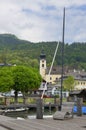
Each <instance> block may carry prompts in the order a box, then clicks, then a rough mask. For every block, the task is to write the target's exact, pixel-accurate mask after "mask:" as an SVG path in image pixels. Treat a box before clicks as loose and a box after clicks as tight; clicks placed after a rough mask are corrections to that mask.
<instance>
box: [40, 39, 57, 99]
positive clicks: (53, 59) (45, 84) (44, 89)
mask: <svg viewBox="0 0 86 130" xmlns="http://www.w3.org/2000/svg"><path fill="white" fill-rule="evenodd" d="M58 47H59V42H58V43H57V46H56V49H55V53H54V56H53V60H52V63H51V67H50V70H49V73H48V75H50V73H51V70H52V67H53V63H54V61H55V57H56V53H57V50H58ZM46 86H47V81H46V83H45V86H44V90H43V93H42V96H41V99H43V96H44V94H45V90H46Z"/></svg>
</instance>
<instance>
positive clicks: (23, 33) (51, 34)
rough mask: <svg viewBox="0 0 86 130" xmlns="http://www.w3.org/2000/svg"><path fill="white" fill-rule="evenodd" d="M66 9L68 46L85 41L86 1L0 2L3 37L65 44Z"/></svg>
mask: <svg viewBox="0 0 86 130" xmlns="http://www.w3.org/2000/svg"><path fill="white" fill-rule="evenodd" d="M64 6H65V7H66V29H65V42H73V41H82V42H84V41H86V36H85V34H86V29H85V28H86V22H85V21H86V9H85V8H86V1H85V0H78V1H77V0H60V1H59V0H0V33H12V34H15V35H16V36H18V37H19V38H22V39H25V40H29V41H32V42H38V41H55V40H56V41H57V40H62V16H63V8H64Z"/></svg>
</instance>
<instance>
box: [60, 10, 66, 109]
mask: <svg viewBox="0 0 86 130" xmlns="http://www.w3.org/2000/svg"><path fill="white" fill-rule="evenodd" d="M64 34H65V8H64V10H63V31H62V47H61V54H62V72H61V93H60V106H59V110H60V111H61V109H62V90H63V73H64Z"/></svg>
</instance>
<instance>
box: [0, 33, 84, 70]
mask: <svg viewBox="0 0 86 130" xmlns="http://www.w3.org/2000/svg"><path fill="white" fill-rule="evenodd" d="M56 45H57V42H56V41H52V42H39V43H32V42H30V41H25V40H20V39H18V38H17V37H16V36H15V35H12V34H1V35H0V63H6V64H7V63H10V64H16V65H26V66H32V67H36V68H37V67H39V56H40V53H41V51H42V49H43V50H44V52H45V54H46V60H47V66H50V65H51V62H52V59H53V55H54V52H55V49H56ZM61 45H62V44H61V42H60V45H59V48H58V51H57V55H56V59H55V62H54V65H55V66H57V65H61ZM85 57H86V43H72V44H65V45H64V64H65V65H66V66H69V67H71V68H75V69H85V70H86V58H85Z"/></svg>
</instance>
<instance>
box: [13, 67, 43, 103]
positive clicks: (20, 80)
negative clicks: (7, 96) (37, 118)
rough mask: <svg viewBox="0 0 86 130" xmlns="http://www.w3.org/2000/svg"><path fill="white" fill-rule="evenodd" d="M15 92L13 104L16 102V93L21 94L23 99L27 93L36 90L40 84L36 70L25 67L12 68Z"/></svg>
mask: <svg viewBox="0 0 86 130" xmlns="http://www.w3.org/2000/svg"><path fill="white" fill-rule="evenodd" d="M12 72H13V78H14V85H13V86H12V89H14V90H15V102H17V96H18V91H21V92H22V93H23V97H24V99H25V97H26V96H27V93H28V91H31V90H35V89H36V90H37V89H38V88H39V86H40V83H41V76H40V74H39V73H38V71H37V70H35V69H33V68H29V67H26V66H14V67H13V69H12Z"/></svg>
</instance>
